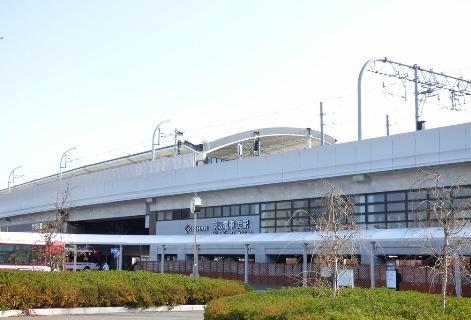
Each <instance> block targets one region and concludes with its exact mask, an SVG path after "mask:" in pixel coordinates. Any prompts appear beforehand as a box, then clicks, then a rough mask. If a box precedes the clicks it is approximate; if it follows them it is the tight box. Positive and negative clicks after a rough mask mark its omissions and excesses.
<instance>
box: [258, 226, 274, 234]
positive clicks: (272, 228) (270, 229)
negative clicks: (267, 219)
mask: <svg viewBox="0 0 471 320" xmlns="http://www.w3.org/2000/svg"><path fill="white" fill-rule="evenodd" d="M260 232H261V233H268V232H275V227H267V228H260Z"/></svg>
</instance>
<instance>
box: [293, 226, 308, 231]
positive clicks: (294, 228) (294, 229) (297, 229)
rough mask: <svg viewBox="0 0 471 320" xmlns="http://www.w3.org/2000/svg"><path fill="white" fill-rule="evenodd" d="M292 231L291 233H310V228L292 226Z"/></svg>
mask: <svg viewBox="0 0 471 320" xmlns="http://www.w3.org/2000/svg"><path fill="white" fill-rule="evenodd" d="M292 229H293V231H296V232H307V231H311V228H310V227H309V226H294V227H293V228H292Z"/></svg>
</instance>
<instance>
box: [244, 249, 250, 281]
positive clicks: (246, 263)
mask: <svg viewBox="0 0 471 320" xmlns="http://www.w3.org/2000/svg"><path fill="white" fill-rule="evenodd" d="M244 283H249V244H248V243H246V244H245V258H244Z"/></svg>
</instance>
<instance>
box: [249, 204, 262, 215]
mask: <svg viewBox="0 0 471 320" xmlns="http://www.w3.org/2000/svg"><path fill="white" fill-rule="evenodd" d="M250 214H254V215H257V214H260V206H259V204H258V203H256V204H251V205H250Z"/></svg>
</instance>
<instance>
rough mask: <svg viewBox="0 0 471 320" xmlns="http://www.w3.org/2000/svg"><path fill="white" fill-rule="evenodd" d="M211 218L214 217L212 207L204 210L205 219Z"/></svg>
mask: <svg viewBox="0 0 471 320" xmlns="http://www.w3.org/2000/svg"><path fill="white" fill-rule="evenodd" d="M213 217H214V209H213V207H209V208H206V218H213Z"/></svg>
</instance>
